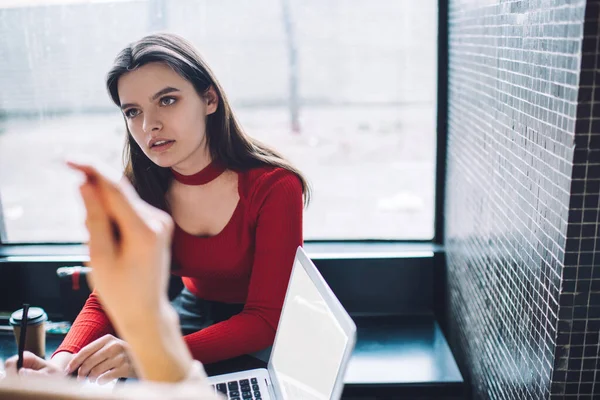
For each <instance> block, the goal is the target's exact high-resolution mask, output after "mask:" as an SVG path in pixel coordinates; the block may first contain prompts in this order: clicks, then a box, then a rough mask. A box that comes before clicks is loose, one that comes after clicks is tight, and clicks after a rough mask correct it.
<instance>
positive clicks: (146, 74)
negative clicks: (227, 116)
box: [117, 62, 218, 173]
mask: <svg viewBox="0 0 600 400" xmlns="http://www.w3.org/2000/svg"><path fill="white" fill-rule="evenodd" d="M117 90H118V93H119V100H120V101H121V110H122V112H123V114H124V115H125V120H126V121H127V127H128V128H129V132H131V135H132V136H133V138H134V140H135V141H136V142H137V144H138V145H139V146H140V148H141V149H142V151H143V152H144V153H145V154H146V156H147V157H148V158H149V159H150V160H152V162H154V163H155V164H157V165H159V166H161V167H174V168H175V169H176V170H177V171H178V172H182V173H185V172H188V173H193V172H196V171H197V170H198V169H199V168H202V167H203V166H204V165H206V157H207V154H208V151H207V149H206V117H207V115H209V114H212V113H214V112H215V110H216V109H217V105H218V98H217V95H216V93H215V91H214V89H213V88H212V87H211V89H210V90H209V92H208V93H207V94H206V95H205V96H204V97H205V98H203V97H200V96H199V95H198V93H197V92H196V90H195V89H194V86H193V85H192V84H191V83H190V82H188V81H187V80H185V79H184V78H182V77H181V76H180V75H179V74H177V73H176V72H175V71H173V70H172V69H171V68H170V67H169V66H168V65H166V64H163V63H156V62H155V63H149V64H146V65H143V66H142V67H140V68H137V69H135V70H134V71H131V72H128V73H126V74H124V75H123V76H121V78H120V79H119V82H118V85H117Z"/></svg>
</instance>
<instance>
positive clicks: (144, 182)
mask: <svg viewBox="0 0 600 400" xmlns="http://www.w3.org/2000/svg"><path fill="white" fill-rule="evenodd" d="M151 62H160V63H164V64H166V65H168V66H169V67H171V68H172V69H173V70H174V71H175V72H177V73H178V74H179V75H180V76H181V77H182V78H184V79H186V80H187V81H189V82H190V83H192V85H193V86H194V88H195V90H196V92H197V93H198V95H200V96H201V97H203V96H204V95H205V93H206V92H207V91H208V90H209V89H210V87H213V88H214V89H215V91H216V93H217V95H218V97H219V102H218V106H217V110H216V111H215V112H214V113H212V114H210V115H208V117H207V121H206V140H207V146H208V150H209V152H210V155H211V157H212V159H213V160H218V161H219V162H220V163H222V164H223V165H224V166H225V167H227V168H229V169H231V170H234V171H246V170H248V169H251V168H255V167H259V166H265V165H270V166H274V167H281V168H285V169H287V170H289V171H291V172H293V173H295V174H296V175H297V176H298V178H299V179H300V181H301V183H302V192H303V194H304V203H305V204H308V202H309V199H310V187H309V185H308V182H307V180H306V178H305V177H304V176H303V175H302V173H301V172H300V171H299V170H298V169H297V168H296V167H294V166H293V165H292V164H291V163H290V162H289V161H287V160H286V159H285V158H284V157H283V156H282V155H281V154H279V153H278V152H277V151H275V150H274V149H272V148H270V147H269V146H267V145H265V144H263V143H261V142H259V141H258V140H256V139H254V138H251V137H250V136H248V135H247V134H245V133H244V131H243V130H242V128H241V126H240V124H239V123H238V121H237V119H236V118H235V115H234V114H233V112H232V110H231V107H230V105H229V102H228V101H227V97H226V96H225V93H224V91H223V89H222V88H221V85H220V84H219V82H218V81H217V79H216V77H215V75H214V74H213V72H212V71H211V70H210V68H209V67H208V65H207V64H206V62H205V61H204V60H203V59H202V57H201V56H200V54H199V53H198V52H197V51H196V49H195V48H194V47H193V46H192V44H191V43H189V42H188V41H187V40H185V39H183V38H182V37H180V36H178V35H175V34H171V33H157V34H152V35H148V36H145V37H143V38H142V39H140V40H138V41H136V42H133V43H131V44H130V45H128V46H127V47H126V48H124V49H123V50H121V52H120V53H119V54H118V55H117V57H116V58H115V61H114V64H113V66H112V68H111V69H110V71H109V72H108V74H107V77H106V86H107V88H108V92H109V93H110V96H111V98H112V100H113V102H114V103H115V104H116V105H117V106H120V105H121V101H120V100H119V93H118V90H117V85H118V82H119V78H120V77H121V76H122V75H124V74H126V73H128V72H130V71H133V70H135V69H136V68H139V67H141V66H142V65H145V64H148V63H151ZM125 126H126V129H127V139H126V141H125V148H124V150H123V161H124V164H125V176H126V177H127V178H128V179H129V181H130V182H131V183H132V184H133V186H134V188H135V190H136V191H137V192H138V194H139V195H140V197H141V198H142V199H144V200H145V201H147V202H148V203H150V204H152V205H153V206H155V207H158V208H160V209H162V210H165V211H168V204H167V201H166V198H165V194H166V192H167V190H168V189H169V186H170V185H171V181H172V179H173V178H172V174H171V172H170V170H169V168H163V167H160V166H158V165H156V164H155V163H154V162H152V161H151V160H150V159H149V158H148V157H146V155H145V154H144V152H143V151H142V149H141V148H140V147H139V146H138V144H137V143H136V141H135V140H134V139H133V136H132V135H131V132H129V128H127V124H125Z"/></svg>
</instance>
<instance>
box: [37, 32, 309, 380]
mask: <svg viewBox="0 0 600 400" xmlns="http://www.w3.org/2000/svg"><path fill="white" fill-rule="evenodd" d="M107 87H108V91H109V93H110V95H111V97H112V100H113V101H114V103H115V104H116V105H117V106H119V107H120V109H121V110H122V112H123V116H124V119H125V123H126V127H127V131H128V135H127V143H126V148H125V153H124V154H125V155H126V159H127V165H126V169H125V176H126V177H127V178H128V180H129V181H130V182H131V183H132V185H133V187H134V188H135V190H136V191H137V193H138V194H139V196H140V197H141V198H142V199H143V200H145V201H146V202H148V203H149V204H150V205H152V206H155V207H157V208H159V209H162V210H164V211H166V212H168V213H169V214H170V215H171V216H172V218H173V220H174V222H175V228H174V233H173V246H172V257H173V263H172V265H174V267H173V268H172V269H173V270H172V273H173V274H175V275H178V276H181V277H182V278H183V283H184V285H185V288H184V290H183V291H182V293H181V295H180V296H179V297H178V298H177V299H176V301H175V302H174V306H175V308H176V309H177V312H178V314H179V317H180V320H181V324H182V327H183V328H184V332H185V333H188V334H187V335H186V336H185V337H184V339H185V342H186V344H187V346H188V348H189V350H190V352H191V353H192V356H193V358H194V359H196V360H199V361H201V362H202V363H204V364H208V363H213V362H216V361H220V360H225V359H229V358H233V357H236V356H240V355H244V354H253V353H256V352H258V351H260V350H264V349H267V348H268V347H269V346H271V345H272V343H273V340H274V337H275V330H276V328H277V323H278V321H279V315H280V312H281V307H282V305H283V300H284V296H285V291H286V288H287V283H288V280H289V276H290V273H291V269H292V263H293V259H294V255H295V251H296V249H297V247H298V246H300V245H302V211H303V205H304V204H303V199H304V200H305V201H306V202H308V198H309V190H308V185H307V182H306V180H305V179H304V177H303V176H302V175H301V173H300V172H299V171H298V170H297V169H295V168H294V167H293V166H291V164H290V163H289V162H287V161H286V160H285V159H284V158H283V157H281V156H280V155H279V154H278V153H277V152H275V151H274V150H272V149H270V148H269V147H267V146H265V145H263V144H261V143H259V142H258V141H256V140H254V139H252V138H250V137H248V136H247V135H245V134H244V132H243V131H242V129H241V127H240V126H239V124H238V122H237V121H236V118H235V116H234V115H233V113H232V110H231V108H230V106H229V103H228V102H227V98H226V96H225V94H224V93H223V90H222V89H221V87H220V85H219V83H218V82H217V80H216V78H215V77H214V75H213V73H212V72H211V70H210V68H209V67H208V66H207V65H206V64H205V62H204V61H203V60H202V59H201V57H200V56H199V55H198V54H197V52H196V51H195V50H194V48H193V47H192V46H191V45H190V44H189V43H188V42H186V41H185V40H184V39H182V38H180V37H178V36H176V35H172V34H154V35H149V36H146V37H144V38H143V39H141V40H139V41H137V42H135V43H133V44H131V45H130V46H128V47H126V48H125V49H124V50H123V51H121V53H119V55H118V56H117V58H116V60H115V64H114V66H113V68H112V69H111V70H110V72H109V73H108V77H107ZM189 332H191V333H189ZM114 334H115V332H114V330H113V326H112V325H111V322H110V320H109V318H108V316H107V315H106V314H105V312H104V310H103V309H102V306H101V304H100V302H99V299H98V296H97V295H96V293H95V292H94V293H92V294H91V295H90V297H89V299H88V300H87V302H86V304H85V306H84V307H83V309H82V311H81V312H80V314H79V316H78V317H77V319H76V320H75V322H74V324H73V326H72V328H71V330H70V332H69V334H68V335H67V336H66V338H65V340H64V341H63V343H62V344H61V346H60V347H59V348H58V349H57V351H56V353H55V354H54V355H53V356H52V359H51V361H50V362H49V363H46V364H47V365H46V364H44V367H43V368H41V370H42V371H43V373H56V372H59V371H60V372H64V373H65V374H71V373H74V372H77V373H78V376H79V377H81V378H85V377H88V378H89V379H90V380H91V381H95V380H96V379H99V380H98V382H99V383H104V382H108V381H111V380H113V379H115V378H119V377H135V376H136V371H135V369H134V367H133V364H132V362H131V361H130V356H129V347H128V344H127V343H126V342H125V341H123V340H121V339H118V338H116V337H115V336H114Z"/></svg>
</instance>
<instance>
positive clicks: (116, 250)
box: [68, 162, 174, 329]
mask: <svg viewBox="0 0 600 400" xmlns="http://www.w3.org/2000/svg"><path fill="white" fill-rule="evenodd" d="M68 165H69V166H70V167H71V168H73V169H76V170H78V171H81V172H83V173H84V174H85V176H86V178H87V180H86V182H85V183H83V184H82V185H81V186H80V192H81V196H82V197H83V201H84V205H85V208H86V211H87V215H86V226H87V228H88V231H89V244H88V245H89V251H90V266H91V267H92V271H91V274H88V277H89V278H90V279H91V280H92V282H91V283H92V284H93V286H94V287H95V289H96V290H97V291H98V293H99V298H100V301H101V303H102V305H103V306H104V307H105V310H106V312H107V314H108V315H109V317H110V319H111V321H113V323H114V324H115V327H117V328H119V327H120V328H121V329H125V328H127V326H131V327H132V329H140V327H143V326H144V325H145V324H146V323H148V322H149V321H150V320H152V319H155V318H156V313H158V312H159V310H160V309H161V307H163V303H168V299H167V285H168V276H169V270H168V265H169V262H170V258H171V254H170V248H171V236H172V233H173V227H174V224H173V220H172V219H171V217H170V216H169V215H168V214H167V213H166V212H164V211H162V210H159V209H157V208H154V207H152V206H150V205H149V204H148V203H146V202H144V201H143V200H142V199H140V197H139V196H138V195H137V193H136V192H135V190H134V189H133V187H132V186H131V184H129V182H128V181H127V180H122V181H121V182H120V183H116V182H112V181H111V180H109V179H108V178H106V177H105V176H104V175H102V174H101V173H99V172H98V171H97V170H96V169H95V168H94V167H91V166H87V165H81V164H75V163H72V162H69V163H68ZM163 308H164V307H163ZM125 325H127V326H125Z"/></svg>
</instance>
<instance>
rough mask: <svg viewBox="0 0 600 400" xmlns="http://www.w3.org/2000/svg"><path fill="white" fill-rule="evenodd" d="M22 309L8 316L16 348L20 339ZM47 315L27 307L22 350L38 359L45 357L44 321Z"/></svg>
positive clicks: (39, 309)
mask: <svg viewBox="0 0 600 400" xmlns="http://www.w3.org/2000/svg"><path fill="white" fill-rule="evenodd" d="M22 319H23V309H20V310H17V311H15V312H14V313H12V315H11V316H10V319H9V323H10V325H11V326H12V328H13V332H14V334H15V340H16V341H17V348H18V347H19V340H20V338H21V320H22ZM47 320H48V315H47V314H46V312H45V311H44V310H43V309H42V308H40V307H29V311H28V312H27V332H26V335H25V347H24V349H25V350H27V351H30V352H32V353H33V354H35V355H37V356H38V357H41V358H45V357H46V321H47Z"/></svg>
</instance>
